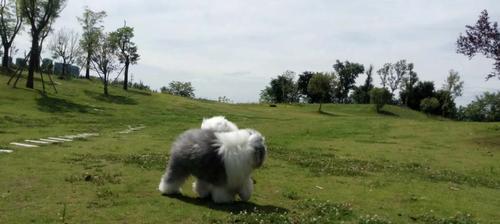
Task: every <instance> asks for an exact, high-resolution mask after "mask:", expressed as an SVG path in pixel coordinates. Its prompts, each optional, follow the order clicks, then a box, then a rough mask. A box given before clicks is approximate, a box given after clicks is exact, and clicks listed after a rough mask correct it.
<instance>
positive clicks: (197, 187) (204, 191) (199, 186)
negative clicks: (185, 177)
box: [193, 179, 212, 198]
mask: <svg viewBox="0 0 500 224" xmlns="http://www.w3.org/2000/svg"><path fill="white" fill-rule="evenodd" d="M211 190H212V186H211V184H210V183H207V182H205V181H203V180H200V179H197V180H196V181H195V182H193V191H194V192H195V193H197V194H198V196H200V198H206V197H208V196H210V191H211Z"/></svg>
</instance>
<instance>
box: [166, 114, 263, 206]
mask: <svg viewBox="0 0 500 224" xmlns="http://www.w3.org/2000/svg"><path fill="white" fill-rule="evenodd" d="M222 119H224V118H222ZM224 120H225V119H224ZM228 122H229V121H228ZM215 123H217V122H215ZM231 124H232V123H231ZM233 125H234V124H233ZM216 126H217V125H216ZM234 127H236V125H234ZM234 127H231V128H234ZM236 129H237V128H236ZM224 130H227V129H224ZM266 154H267V149H266V145H265V139H264V137H263V136H262V135H261V134H260V133H259V132H257V131H255V130H252V129H243V130H235V131H229V132H218V131H215V130H213V129H212V128H207V129H193V130H189V131H186V132H184V133H183V134H181V135H180V136H179V138H178V139H177V140H176V141H175V142H174V144H173V145H172V149H171V152H170V160H169V162H168V165H167V169H166V172H165V174H164V175H163V176H162V178H161V182H160V185H159V187H158V188H159V190H160V191H161V192H162V193H163V194H179V193H181V192H180V187H181V186H182V184H183V183H184V182H185V180H186V179H187V178H188V177H189V176H190V175H193V176H195V177H196V179H197V180H196V182H195V183H194V184H193V190H194V191H195V192H196V193H197V194H198V195H199V196H200V197H202V198H205V197H209V196H211V197H212V200H213V201H214V202H216V203H228V202H232V201H234V200H235V196H236V195H238V196H239V197H240V199H241V200H242V201H248V200H249V199H250V196H251V194H252V191H253V181H252V179H251V177H250V174H251V172H252V171H253V170H254V169H256V168H259V167H260V166H262V164H263V162H264V159H265V157H266Z"/></svg>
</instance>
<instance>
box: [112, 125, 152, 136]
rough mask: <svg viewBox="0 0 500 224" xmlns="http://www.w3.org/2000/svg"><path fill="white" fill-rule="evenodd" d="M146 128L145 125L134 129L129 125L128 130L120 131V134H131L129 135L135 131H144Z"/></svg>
mask: <svg viewBox="0 0 500 224" xmlns="http://www.w3.org/2000/svg"><path fill="white" fill-rule="evenodd" d="M144 128H146V126H144V125H140V126H137V127H135V128H133V127H132V126H130V125H129V126H128V129H127V130H123V131H119V132H118V134H129V133H132V132H134V131H139V130H142V129H144Z"/></svg>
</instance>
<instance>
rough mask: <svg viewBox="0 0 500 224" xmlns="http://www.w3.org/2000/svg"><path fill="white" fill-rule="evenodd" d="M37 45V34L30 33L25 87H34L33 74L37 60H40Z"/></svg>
mask: <svg viewBox="0 0 500 224" xmlns="http://www.w3.org/2000/svg"><path fill="white" fill-rule="evenodd" d="M39 48H40V47H39V46H38V34H34V35H32V38H31V55H30V63H29V69H28V79H27V81H26V88H30V89H33V88H34V86H35V85H34V76H35V70H36V67H37V64H38V63H37V61H40V50H39Z"/></svg>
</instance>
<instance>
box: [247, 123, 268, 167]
mask: <svg viewBox="0 0 500 224" xmlns="http://www.w3.org/2000/svg"><path fill="white" fill-rule="evenodd" d="M247 131H248V132H249V133H250V136H249V139H248V145H249V146H250V148H251V149H253V157H254V168H259V167H261V166H262V164H263V163H264V160H265V159H266V156H267V147H266V139H265V138H264V137H263V136H262V135H261V134H260V133H259V132H258V131H256V130H253V129H247Z"/></svg>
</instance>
